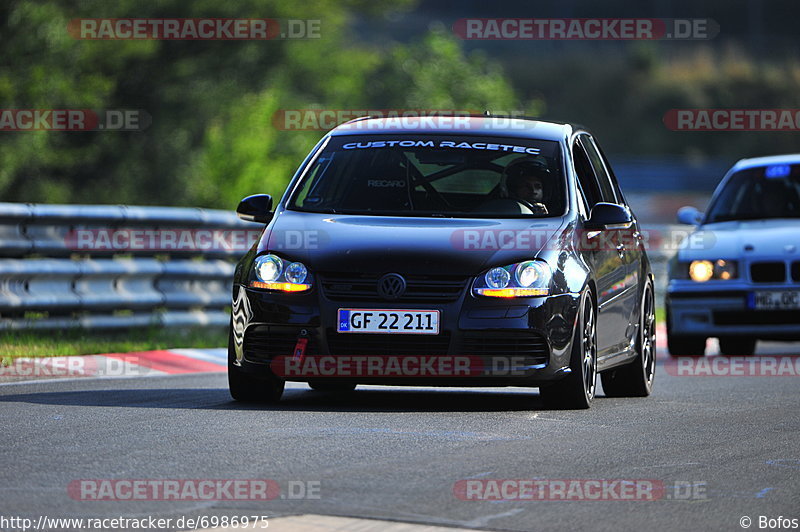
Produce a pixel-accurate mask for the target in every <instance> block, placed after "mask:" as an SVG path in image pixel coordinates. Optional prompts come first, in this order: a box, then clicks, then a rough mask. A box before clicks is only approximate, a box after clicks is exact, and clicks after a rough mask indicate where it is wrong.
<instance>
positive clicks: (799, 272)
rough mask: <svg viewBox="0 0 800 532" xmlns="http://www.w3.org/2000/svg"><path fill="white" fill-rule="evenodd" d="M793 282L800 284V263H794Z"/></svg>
mask: <svg viewBox="0 0 800 532" xmlns="http://www.w3.org/2000/svg"><path fill="white" fill-rule="evenodd" d="M792 281H794V282H796V283H800V261H794V262H793V263H792Z"/></svg>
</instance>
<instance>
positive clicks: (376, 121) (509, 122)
mask: <svg viewBox="0 0 800 532" xmlns="http://www.w3.org/2000/svg"><path fill="white" fill-rule="evenodd" d="M577 130H582V131H585V128H583V127H581V126H578V125H575V124H567V123H559V122H545V121H542V120H534V119H530V118H524V117H506V116H498V115H490V116H485V115H469V116H467V115H460V116H453V115H452V114H451V115H450V116H448V115H446V114H442V115H441V116H438V117H437V116H415V117H397V118H392V117H389V118H373V117H362V118H356V119H355V120H351V121H349V122H345V123H344V124H341V125H340V126H338V127H336V128H334V129H333V130H331V132H330V133H329V134H330V135H332V136H339V135H392V134H394V135H396V134H409V133H418V134H424V135H436V134H443V133H444V134H453V133H455V134H458V135H474V136H497V137H523V138H535V139H539V140H554V141H560V140H563V139H565V138H569V136H570V135H571V134H572V132H573V131H577Z"/></svg>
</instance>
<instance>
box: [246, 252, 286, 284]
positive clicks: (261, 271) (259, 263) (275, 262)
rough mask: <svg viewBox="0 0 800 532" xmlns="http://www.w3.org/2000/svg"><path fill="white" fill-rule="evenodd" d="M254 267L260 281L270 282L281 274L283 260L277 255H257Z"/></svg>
mask: <svg viewBox="0 0 800 532" xmlns="http://www.w3.org/2000/svg"><path fill="white" fill-rule="evenodd" d="M253 268H255V270H256V277H258V280H259V281H264V282H270V281H274V280H276V279H277V278H278V277H280V276H281V272H283V261H282V260H281V259H280V257H276V256H275V255H262V256H260V257H256V260H255V262H254V263H253Z"/></svg>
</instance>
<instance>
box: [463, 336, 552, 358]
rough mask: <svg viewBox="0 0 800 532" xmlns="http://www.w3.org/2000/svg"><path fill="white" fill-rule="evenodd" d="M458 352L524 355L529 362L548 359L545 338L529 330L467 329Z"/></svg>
mask: <svg viewBox="0 0 800 532" xmlns="http://www.w3.org/2000/svg"><path fill="white" fill-rule="evenodd" d="M459 354H462V355H477V356H509V357H511V356H524V357H525V360H526V361H527V362H528V363H531V364H543V363H545V362H547V361H548V359H549V354H550V349H549V347H548V346H547V340H546V339H545V337H544V336H543V335H541V334H539V333H536V332H531V331H469V332H466V333H464V336H463V339H462V343H461V348H460V349H459Z"/></svg>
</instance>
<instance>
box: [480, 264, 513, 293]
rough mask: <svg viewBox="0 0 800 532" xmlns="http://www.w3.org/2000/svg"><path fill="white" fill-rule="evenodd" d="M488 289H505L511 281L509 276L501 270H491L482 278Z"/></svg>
mask: <svg viewBox="0 0 800 532" xmlns="http://www.w3.org/2000/svg"><path fill="white" fill-rule="evenodd" d="M484 279H485V280H486V286H488V287H489V288H505V287H506V286H508V282H509V281H510V280H511V274H510V273H508V270H506V269H503V268H492V269H491V270H489V271H488V272H486V275H485V276H484Z"/></svg>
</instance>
